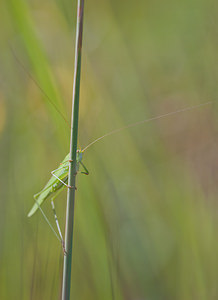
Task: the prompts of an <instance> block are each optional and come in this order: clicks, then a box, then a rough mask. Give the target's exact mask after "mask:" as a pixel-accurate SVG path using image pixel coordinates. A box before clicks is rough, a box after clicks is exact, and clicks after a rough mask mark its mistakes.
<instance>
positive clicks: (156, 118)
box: [82, 101, 214, 152]
mask: <svg viewBox="0 0 218 300" xmlns="http://www.w3.org/2000/svg"><path fill="white" fill-rule="evenodd" d="M213 102H214V101H208V102H204V103H200V104H197V105H193V106H189V107H184V108H182V109H178V110H175V111H171V112H168V113H165V114H162V115H159V116H156V117H152V118H149V119H145V120H142V121H138V122H136V123H131V124H129V125H126V126H124V127H121V128H118V129H114V130H112V131H110V132H108V133H106V134H104V135H102V136H100V137H99V138H97V139H95V140H94V141H93V142H91V143H90V144H88V145H87V146H86V147H85V148H84V149H83V150H82V152H84V151H86V150H87V149H88V148H89V147H91V146H92V145H94V144H95V143H97V142H98V141H100V140H102V139H104V138H105V137H107V136H110V135H113V134H115V133H118V132H120V131H123V130H124V129H127V128H131V127H135V126H138V125H141V124H144V123H148V122H151V121H155V120H158V119H162V118H165V117H169V116H172V115H175V114H178V113H182V112H185V111H189V110H193V109H196V108H199V107H202V106H205V105H209V104H212V103H213Z"/></svg>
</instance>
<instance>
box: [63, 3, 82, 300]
mask: <svg viewBox="0 0 218 300" xmlns="http://www.w3.org/2000/svg"><path fill="white" fill-rule="evenodd" d="M83 10H84V0H78V8H77V29H76V46H75V67H74V83H73V97H72V121H71V138H70V164H69V180H68V185H69V186H71V187H75V184H76V151H77V136H78V121H79V90H80V70H81V52H82V31H83ZM74 202H75V188H68V194H67V209H66V230H65V249H66V255H65V256H64V266H63V282H62V300H69V299H70V282H71V263H72V247H73V225H74Z"/></svg>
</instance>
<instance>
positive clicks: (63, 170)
mask: <svg viewBox="0 0 218 300" xmlns="http://www.w3.org/2000/svg"><path fill="white" fill-rule="evenodd" d="M68 161H69V154H68V155H67V156H66V157H65V158H64V160H63V161H62V163H61V164H60V167H59V168H58V169H57V170H56V171H55V175H56V176H57V177H58V178H60V179H61V180H63V181H64V182H67V180H68V171H69V166H68V165H67V163H68ZM62 186H63V184H62V183H61V182H60V181H59V180H58V179H57V178H55V177H54V176H52V177H51V178H50V179H49V181H48V182H47V184H46V185H45V187H44V188H43V190H41V191H40V192H39V193H37V194H35V195H34V199H35V201H36V202H37V203H34V205H33V207H32V208H31V210H30V212H29V213H28V217H31V216H32V215H33V214H34V213H35V212H36V211H37V210H38V208H39V206H40V205H42V204H43V202H44V201H45V200H46V199H47V198H48V197H49V196H50V195H51V194H53V193H55V192H57V191H58V190H59V189H60V188H61V187H62Z"/></svg>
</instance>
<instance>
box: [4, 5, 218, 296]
mask: <svg viewBox="0 0 218 300" xmlns="http://www.w3.org/2000/svg"><path fill="white" fill-rule="evenodd" d="M70 9H71V11H72V19H71V18H70V16H71V13H70ZM217 11H218V4H216V3H212V2H211V1H206V0H202V1H191V2H190V1H183V2H181V1H174V2H172V1H171V2H169V1H160V0H158V1H155V2H152V1H150V2H148V1H142V0H140V1H138V2H137V5H136V4H135V2H134V1H129V0H127V1H125V2H124V1H115V0H112V1H108V0H103V1H87V3H86V6H85V24H84V40H83V63H82V72H81V75H82V78H81V84H82V86H81V102H80V104H81V106H80V125H79V141H80V144H81V147H82V148H84V147H85V146H86V145H87V144H88V143H89V142H91V141H92V140H94V139H95V138H97V137H99V136H101V135H103V134H105V133H107V132H109V131H111V130H113V129H115V128H119V127H122V126H124V125H126V124H129V123H131V122H135V121H139V120H143V119H145V118H149V117H152V116H155V115H159V114H162V113H167V112H169V111H173V110H176V109H179V108H183V107H186V106H189V105H190V106H191V105H195V104H198V103H202V102H204V101H205V102H206V101H209V100H214V99H216V97H217V82H218V73H217V72H218V71H217V66H216V64H215V61H216V57H217V52H218V49H217V45H218V44H217V33H216V31H217V28H216V20H217ZM0 14H1V18H0V19H1V21H2V24H4V26H3V25H2V26H0V34H1V40H0V50H1V51H0V64H1V73H0V138H1V140H0V143H1V147H0V151H1V168H0V177H1V180H0V193H1V195H0V199H1V209H0V241H1V243H0V299H4V300H8V299H22V300H25V299H59V296H60V286H61V281H62V276H61V270H62V263H63V252H62V247H61V245H60V242H59V241H58V240H57V239H56V238H55V236H54V235H53V233H52V232H51V230H50V228H49V227H48V225H47V224H46V222H45V221H44V219H43V217H42V216H41V215H40V213H37V214H36V215H34V216H33V218H27V213H28V211H29V208H30V206H31V205H32V203H33V195H34V194H35V193H36V192H37V191H38V190H39V189H40V188H41V187H42V186H44V184H45V182H47V180H48V179H49V177H50V171H51V170H53V169H55V168H56V165H57V163H58V162H60V161H61V160H62V159H63V157H64V155H66V153H68V152H69V144H68V140H69V128H68V127H67V126H66V124H65V122H64V121H63V120H62V118H61V117H60V116H59V114H57V113H56V111H55V110H54V108H53V107H52V106H51V105H50V104H49V103H48V101H47V100H46V98H45V97H44V96H43V95H42V94H41V93H40V91H39V90H38V89H37V87H36V86H35V85H34V83H33V82H32V81H31V80H30V78H29V77H28V76H27V75H26V73H25V72H24V71H23V70H22V68H20V66H19V65H18V64H17V62H16V60H15V59H14V58H13V55H12V53H11V51H10V47H9V44H10V45H11V46H12V48H13V49H14V51H15V52H16V54H17V56H18V57H19V58H20V59H21V60H22V62H23V63H24V65H25V66H26V68H27V69H28V70H29V71H30V72H31V73H32V74H33V77H34V78H36V79H37V80H38V81H39V84H40V85H41V86H42V88H43V89H44V90H45V92H46V93H47V94H48V95H49V97H50V98H51V99H52V100H53V101H54V103H55V104H56V105H57V106H58V107H59V108H60V110H61V111H63V112H64V114H66V116H67V118H68V119H69V115H70V114H69V111H70V108H71V92H72V77H73V61H74V40H75V27H74V28H73V27H72V26H75V15H76V1H73V4H71V2H70V1H56V2H55V1H50V2H48V1H24V0H20V1H13V0H7V1H6V0H5V1H2V2H1V3H0ZM60 95H61V96H60ZM216 119H217V111H216V109H213V108H211V107H204V108H201V109H199V110H195V111H190V112H186V113H182V114H180V115H176V116H171V117H169V118H166V119H162V120H159V121H157V122H153V123H149V124H145V125H142V126H139V127H136V128H132V129H129V130H125V131H123V132H120V133H119V134H117V135H114V136H111V137H108V138H105V139H104V140H102V141H101V142H99V143H96V144H95V145H93V147H90V148H89V149H87V151H86V152H85V153H84V157H83V161H84V162H85V165H86V166H87V168H88V169H89V171H90V176H81V175H78V182H77V188H78V191H77V200H76V203H75V235H74V255H73V262H72V289H71V291H72V299H78V300H84V299H85V300H86V299H88V300H92V299H93V300H96V299H104V300H107V299H108V300H109V299H116V300H122V299H150V300H163V299H164V300H165V299H167V300H171V299H172V300H193V299H196V300H208V299H210V300H216V299H217V298H218V291H217V275H218V274H217V270H218V266H217V250H218V249H217V248H218V245H217V238H216V228H217V218H216V214H215V211H216V208H217V204H216V202H217V201H216V199H217V196H218V191H217V180H218V175H217V134H216V132H217V121H216ZM65 199H66V195H65V194H64V193H63V195H60V196H59V198H57V199H56V202H55V204H56V211H57V214H58V217H59V219H60V223H61V226H62V228H64V225H65V224H64V219H65V206H66V200H65ZM44 210H45V212H46V215H47V216H48V218H49V219H50V220H51V222H53V224H54V220H53V214H52V211H51V206H50V203H47V204H46V203H45V204H44ZM54 226H55V224H54Z"/></svg>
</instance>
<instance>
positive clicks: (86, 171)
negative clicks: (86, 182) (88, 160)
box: [80, 161, 89, 175]
mask: <svg viewBox="0 0 218 300" xmlns="http://www.w3.org/2000/svg"><path fill="white" fill-rule="evenodd" d="M80 164H81V166H82V167H83V169H84V170H85V172H81V173H82V174H85V175H89V171H88V169H87V168H86V166H85V165H84V164H83V163H82V162H81V161H80Z"/></svg>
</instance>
